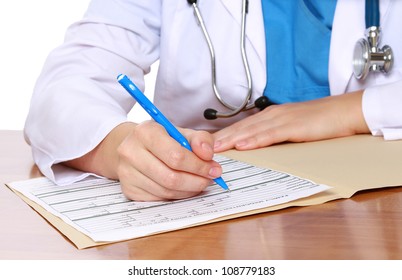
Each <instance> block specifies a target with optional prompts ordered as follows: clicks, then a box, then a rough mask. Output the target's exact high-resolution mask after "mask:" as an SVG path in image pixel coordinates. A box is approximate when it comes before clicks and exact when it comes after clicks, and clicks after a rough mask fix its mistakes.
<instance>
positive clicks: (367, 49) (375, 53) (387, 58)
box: [187, 0, 393, 120]
mask: <svg viewBox="0 0 402 280" xmlns="http://www.w3.org/2000/svg"><path fill="white" fill-rule="evenodd" d="M187 2H188V3H189V4H190V5H192V6H193V9H194V15H195V17H196V19H197V22H198V24H199V25H200V28H201V30H202V33H203V35H204V37H205V40H206V42H207V44H208V49H209V52H210V56H211V73H212V88H213V92H214V94H215V96H216V98H217V99H218V100H219V102H220V103H221V104H222V105H223V106H225V107H226V108H228V109H229V111H227V112H218V111H217V110H215V109H212V108H208V109H206V110H205V111H204V117H205V118H206V119H208V120H214V119H217V118H229V117H232V116H235V115H237V114H238V113H240V112H242V111H246V110H249V109H252V108H258V109H260V110H264V109H265V108H266V107H268V106H270V105H272V104H274V103H273V102H271V101H270V100H269V98H268V97H266V96H265V95H263V96H260V97H259V98H257V99H256V100H255V101H254V102H250V100H251V95H252V89H253V86H252V79H251V73H250V68H249V65H248V60H247V55H246V51H245V30H246V15H247V13H248V0H242V20H241V31H240V50H241V56H242V60H243V65H244V70H245V74H246V78H247V95H246V98H245V99H244V101H243V103H242V104H241V105H240V106H233V105H231V104H229V103H227V102H226V101H225V100H224V99H223V98H222V96H221V94H220V92H219V90H218V87H217V85H216V63H215V51H214V47H213V44H212V42H211V38H210V37H209V33H208V31H207V29H206V27H205V23H204V20H203V17H202V15H201V12H200V10H199V8H198V5H197V0H187ZM365 5H366V6H365V9H366V10H365V13H366V34H365V36H366V38H367V39H365V38H362V39H360V40H359V41H358V42H357V43H356V46H355V49H354V53H353V72H354V75H355V77H356V78H357V79H361V80H363V79H365V78H366V77H367V75H368V73H369V72H371V71H372V72H378V71H380V72H383V73H388V72H389V71H390V70H391V68H392V65H393V54H392V49H391V48H390V47H389V46H387V45H386V46H384V47H383V48H380V47H379V46H378V44H379V41H380V30H381V29H380V12H379V9H380V8H379V0H366V3H365Z"/></svg>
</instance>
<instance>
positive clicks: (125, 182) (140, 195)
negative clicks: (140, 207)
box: [120, 168, 199, 201]
mask: <svg viewBox="0 0 402 280" xmlns="http://www.w3.org/2000/svg"><path fill="white" fill-rule="evenodd" d="M126 171H127V173H126V174H124V175H123V174H120V175H121V178H122V179H121V180H120V185H121V188H122V192H123V194H124V195H125V196H126V197H127V198H128V199H131V200H136V201H160V200H171V199H183V198H187V197H192V196H194V195H197V194H198V193H199V192H191V191H176V190H170V189H166V188H164V187H162V186H160V185H159V184H157V183H156V182H154V181H153V180H151V179H150V178H148V177H147V176H145V175H144V174H142V173H141V172H139V171H138V170H136V169H134V168H132V169H131V170H128V169H127V170H126Z"/></svg>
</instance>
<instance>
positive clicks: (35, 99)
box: [24, 0, 161, 185]
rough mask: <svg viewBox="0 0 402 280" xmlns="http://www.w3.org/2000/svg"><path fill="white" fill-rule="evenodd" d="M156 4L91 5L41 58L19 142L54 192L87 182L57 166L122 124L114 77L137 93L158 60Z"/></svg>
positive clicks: (125, 107) (127, 101)
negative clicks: (56, 187) (120, 77)
mask: <svg viewBox="0 0 402 280" xmlns="http://www.w3.org/2000/svg"><path fill="white" fill-rule="evenodd" d="M160 3H161V1H157V0H153V1H149V0H142V1H123V0H120V1H102V0H97V1H92V2H91V4H90V6H89V8H88V10H87V13H86V15H85V17H84V18H83V19H82V20H81V21H79V22H77V23H75V24H73V25H72V26H70V27H69V29H68V30H67V33H66V37H65V42H64V43H63V44H62V45H61V46H60V47H58V48H57V49H55V50H54V51H53V52H52V53H51V54H50V55H49V57H48V58H47V61H46V62H45V65H44V67H43V70H42V73H41V75H40V77H39V78H38V80H37V83H36V85H35V89H34V93H33V95H32V99H31V105H30V110H29V113H28V116H27V120H26V123H25V128H24V134H25V139H26V141H27V142H28V143H29V144H30V145H31V147H32V153H33V158H34V161H35V163H36V164H37V165H38V167H39V168H40V170H41V172H42V173H43V174H44V175H45V176H47V177H48V178H50V179H51V180H53V181H54V182H56V183H57V184H59V185H64V184H69V183H72V182H74V181H77V180H80V179H82V178H84V177H86V176H88V175H89V174H87V173H84V172H81V171H78V170H73V169H70V168H67V167H65V166H63V165H60V164H59V163H60V162H64V161H67V160H70V159H74V158H78V157H80V156H82V155H84V154H86V153H88V152H89V151H91V150H92V149H93V148H94V147H96V146H97V145H98V144H99V143H100V142H101V141H102V140H103V139H104V137H105V136H106V135H107V134H108V133H109V132H110V131H111V130H112V129H113V128H114V127H116V126H117V125H119V124H121V123H123V122H125V121H126V118H127V113H128V112H129V111H130V109H131V108H132V106H133V105H134V101H133V99H132V98H131V97H130V96H129V95H128V94H127V93H126V92H125V91H124V89H123V88H122V87H121V86H120V85H119V84H118V83H117V81H116V77H117V75H118V74H119V73H125V74H127V75H129V76H130V77H131V78H132V79H133V81H134V82H135V83H136V84H137V85H138V86H139V87H140V88H144V80H143V77H144V74H145V73H147V72H148V71H149V69H150V65H151V64H152V63H153V62H154V61H156V60H157V58H158V56H159V38H160V36H159V30H160Z"/></svg>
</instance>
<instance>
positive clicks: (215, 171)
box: [208, 167, 221, 178]
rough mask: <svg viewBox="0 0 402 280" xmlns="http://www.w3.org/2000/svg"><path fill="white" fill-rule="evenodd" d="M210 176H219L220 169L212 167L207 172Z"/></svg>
mask: <svg viewBox="0 0 402 280" xmlns="http://www.w3.org/2000/svg"><path fill="white" fill-rule="evenodd" d="M208 175H209V176H210V177H211V178H217V177H219V176H221V169H220V168H219V167H212V168H211V169H210V170H209V174H208Z"/></svg>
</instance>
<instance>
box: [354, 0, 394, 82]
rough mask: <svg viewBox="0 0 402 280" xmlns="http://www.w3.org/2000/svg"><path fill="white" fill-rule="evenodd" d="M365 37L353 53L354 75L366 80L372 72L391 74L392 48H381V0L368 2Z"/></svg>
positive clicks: (369, 0)
mask: <svg viewBox="0 0 402 280" xmlns="http://www.w3.org/2000/svg"><path fill="white" fill-rule="evenodd" d="M365 12H366V32H365V37H366V38H362V39H360V40H359V41H357V42H356V45H355V49H354V52H353V73H354V76H355V77H356V78H357V79H359V80H364V79H365V78H366V77H367V75H368V74H369V73H370V72H382V73H385V74H387V73H389V71H391V68H392V65H393V62H394V56H393V53H392V49H391V47H390V46H388V45H385V46H384V47H382V48H381V47H379V42H380V39H381V36H380V35H381V28H380V7H379V0H366V11H365Z"/></svg>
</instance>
